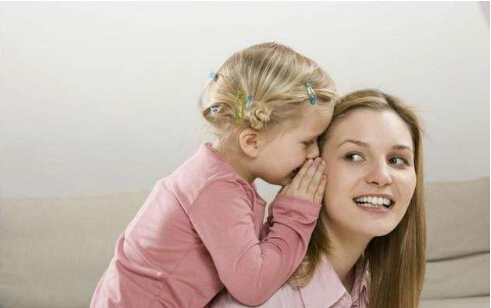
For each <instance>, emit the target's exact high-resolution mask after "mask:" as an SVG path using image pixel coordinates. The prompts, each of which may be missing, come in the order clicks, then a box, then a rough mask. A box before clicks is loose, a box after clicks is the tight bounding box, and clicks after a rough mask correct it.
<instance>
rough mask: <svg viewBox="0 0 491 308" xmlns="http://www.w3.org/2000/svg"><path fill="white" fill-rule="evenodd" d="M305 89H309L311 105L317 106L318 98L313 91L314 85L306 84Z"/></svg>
mask: <svg viewBox="0 0 491 308" xmlns="http://www.w3.org/2000/svg"><path fill="white" fill-rule="evenodd" d="M305 87H306V88H307V94H308V95H309V101H310V104H311V105H315V104H317V97H316V96H315V92H314V90H312V85H311V84H310V82H306V83H305Z"/></svg>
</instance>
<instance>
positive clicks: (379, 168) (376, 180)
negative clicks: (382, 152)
mask: <svg viewBox="0 0 491 308" xmlns="http://www.w3.org/2000/svg"><path fill="white" fill-rule="evenodd" d="M366 180H367V182H368V183H369V184H375V185H377V186H386V185H389V184H391V183H392V176H391V174H390V169H389V166H388V165H387V164H386V163H385V162H377V163H375V162H374V163H373V165H372V166H371V169H370V172H369V173H368V175H367V177H366Z"/></svg>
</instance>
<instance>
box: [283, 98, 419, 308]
mask: <svg viewBox="0 0 491 308" xmlns="http://www.w3.org/2000/svg"><path fill="white" fill-rule="evenodd" d="M362 108H364V109H372V110H381V111H382V110H392V111H394V112H395V113H396V114H398V115H399V116H400V117H401V118H402V120H403V121H404V122H405V123H406V124H407V126H408V127H409V130H410V132H411V136H412V139H413V143H414V168H415V172H416V188H415V191H414V194H413V197H412V199H411V202H410V203H409V206H408V208H407V211H406V213H405V215H404V217H403V218H402V220H401V222H400V223H399V224H398V225H397V227H396V228H395V229H394V230H393V231H391V232H390V233H389V234H387V235H385V236H380V237H375V238H373V239H372V240H371V241H370V243H369V244H368V246H367V248H366V250H365V262H366V265H367V266H368V270H369V273H370V280H371V281H370V287H369V307H370V308H387V307H390V308H416V307H418V305H419V298H420V295H421V291H422V287H423V280H424V274H425V250H426V218H425V210H424V201H423V196H424V191H423V190H424V183H423V147H422V140H421V134H422V130H421V126H420V123H419V119H418V117H417V116H416V113H415V112H414V111H413V109H412V108H411V107H409V106H408V105H405V104H404V103H403V102H402V101H401V100H400V99H398V98H396V97H393V96H391V95H388V94H385V93H383V92H381V91H378V90H370V89H369V90H361V91H356V92H352V93H350V94H348V95H346V96H344V97H343V98H341V100H340V101H339V102H338V103H337V104H336V107H335V109H334V114H333V118H332V121H331V124H330V125H329V127H328V128H327V130H326V131H325V132H324V134H323V135H322V136H321V137H320V139H319V147H320V148H321V149H322V148H323V146H324V144H325V143H326V140H327V139H329V137H330V133H331V132H332V130H333V128H334V127H335V126H336V125H337V124H338V123H339V122H340V121H342V119H343V118H345V117H346V116H347V115H348V114H349V113H351V112H353V111H354V110H357V109H362ZM327 219H328V217H327V211H326V209H325V207H323V208H322V210H321V213H320V216H319V219H318V221H317V225H316V227H315V229H314V231H313V233H312V237H311V240H310V243H309V247H308V250H307V255H306V256H305V258H304V260H303V262H302V263H301V265H300V266H299V268H298V269H297V271H296V272H295V273H294V275H293V276H292V277H291V278H290V280H289V282H290V283H291V284H294V285H297V286H303V285H305V284H307V283H308V282H309V281H310V279H311V278H312V276H313V274H314V272H315V270H316V268H317V266H318V264H319V262H320V260H321V259H322V257H323V256H324V255H328V254H329V252H330V246H329V234H328V233H327V228H326V227H325V226H326V223H327ZM327 287H329V286H326V288H327Z"/></svg>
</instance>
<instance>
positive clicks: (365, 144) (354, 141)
mask: <svg viewBox="0 0 491 308" xmlns="http://www.w3.org/2000/svg"><path fill="white" fill-rule="evenodd" d="M348 142H351V143H354V144H356V145H359V146H361V147H365V148H368V143H366V142H363V141H360V140H353V139H346V140H344V141H343V142H341V143H340V144H339V145H338V148H339V147H341V146H342V145H343V144H345V143H348Z"/></svg>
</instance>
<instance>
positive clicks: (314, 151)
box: [307, 141, 319, 159]
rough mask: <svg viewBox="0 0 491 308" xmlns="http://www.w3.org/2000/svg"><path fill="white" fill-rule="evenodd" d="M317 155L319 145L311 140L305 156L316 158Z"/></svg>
mask: <svg viewBox="0 0 491 308" xmlns="http://www.w3.org/2000/svg"><path fill="white" fill-rule="evenodd" d="M318 156H319V145H318V144H317V141H316V142H312V144H311V145H310V146H309V148H308V152H307V158H308V159H310V158H316V157H318Z"/></svg>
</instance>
